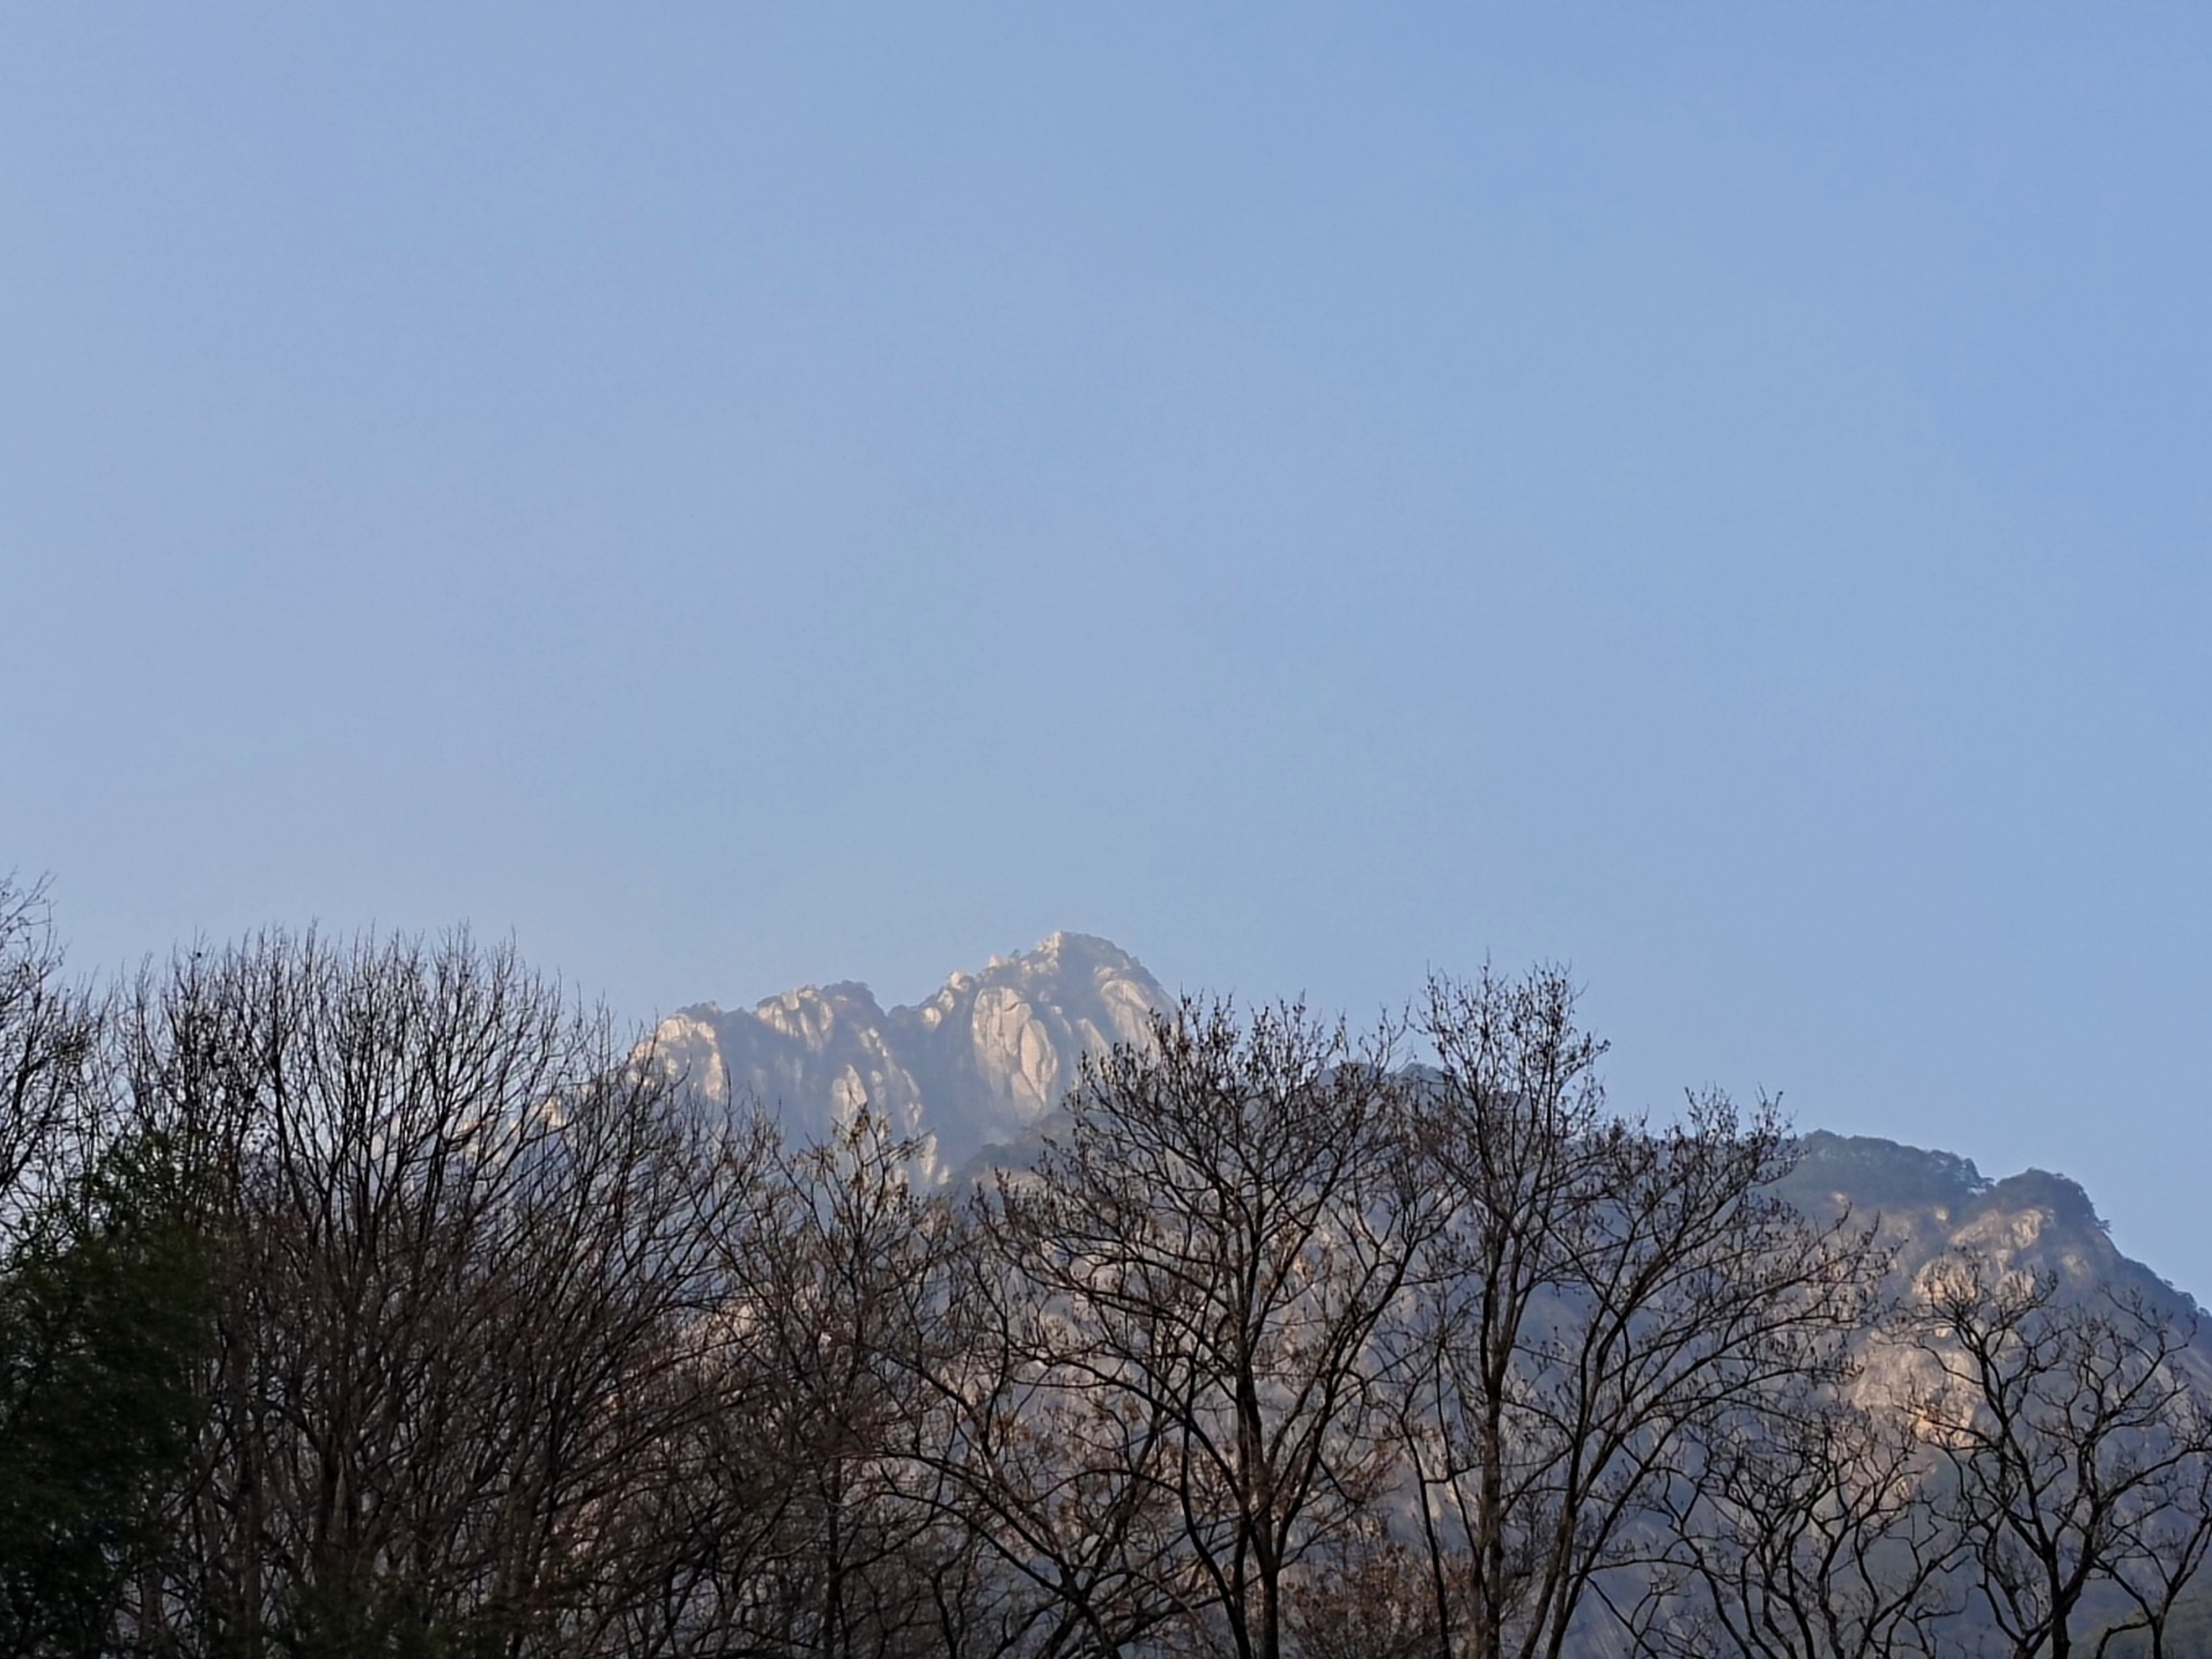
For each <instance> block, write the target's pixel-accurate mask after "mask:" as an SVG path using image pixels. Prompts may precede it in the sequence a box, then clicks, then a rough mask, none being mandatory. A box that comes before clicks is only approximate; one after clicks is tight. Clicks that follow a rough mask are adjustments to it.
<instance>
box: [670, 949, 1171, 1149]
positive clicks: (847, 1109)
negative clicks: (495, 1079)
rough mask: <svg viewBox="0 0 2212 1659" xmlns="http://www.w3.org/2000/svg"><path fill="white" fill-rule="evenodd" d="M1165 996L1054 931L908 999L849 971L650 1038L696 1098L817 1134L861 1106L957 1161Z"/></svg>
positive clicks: (1048, 1094)
mask: <svg viewBox="0 0 2212 1659" xmlns="http://www.w3.org/2000/svg"><path fill="white" fill-rule="evenodd" d="M1166 1000H1167V998H1166V993H1165V992H1164V991H1163V990H1162V989H1161V988H1160V985H1159V981H1157V980H1155V979H1154V978H1153V977H1152V975H1151V974H1149V973H1147V972H1146V970H1145V968H1144V965H1143V964H1142V963H1139V961H1138V960H1137V959H1136V958H1135V957H1132V956H1131V955H1129V954H1128V952H1127V951H1123V950H1121V949H1120V948H1119V947H1118V946H1116V945H1112V944H1109V942H1108V941H1106V940H1105V939H1094V938H1091V937H1090V936H1089V935H1087V934H1083V933H1054V934H1053V935H1052V936H1051V937H1050V938H1048V939H1045V940H1044V941H1042V943H1041V944H1039V945H1037V947H1036V949H1035V950H1033V951H1024V952H1021V953H1019V954H1017V955H1014V956H1011V957H994V958H992V960H991V963H990V964H989V965H988V966H987V967H986V968H984V969H982V970H981V972H980V973H973V974H969V973H956V974H954V975H952V976H951V978H949V979H948V980H946V981H945V983H944V985H943V986H942V987H939V989H938V991H937V993H936V994H934V995H933V996H931V997H929V998H927V1000H924V1001H922V1002H921V1003H919V1004H917V1005H915V1006H912V1007H897V1008H891V1009H888V1010H886V1009H884V1007H882V1006H880V1005H879V1004H878V1002H877V1001H876V999H875V996H874V994H873V993H872V992H871V991H870V990H869V989H868V987H866V986H865V985H860V984H855V983H853V982H851V981H843V982H841V983H838V984H835V985H823V986H811V985H810V986H805V987H801V988H799V989H798V990H795V991H787V992H785V993H784V994H782V995H781V996H777V997H771V998H769V1000H767V1001H765V1002H762V1003H759V1004H757V1006H754V1007H753V1008H751V1009H750V1010H747V1009H732V1010H729V1011H725V1010H724V1009H722V1008H721V1007H720V1006H717V1005H716V1004H714V1003H711V1002H706V1003H699V1004H697V1005H696V1006H692V1007H689V1008H684V1009H681V1010H679V1011H678V1012H676V1013H673V1014H671V1015H670V1016H669V1017H668V1018H666V1019H665V1020H663V1021H661V1023H660V1025H659V1029H658V1030H656V1031H655V1033H654V1043H655V1046H656V1047H657V1048H658V1050H659V1055H660V1057H661V1059H662V1060H663V1061H664V1062H665V1063H667V1064H669V1065H671V1066H678V1067H680V1068H682V1069H683V1070H684V1071H685V1072H686V1073H688V1074H689V1075H690V1077H691V1078H692V1079H694V1080H695V1081H696V1082H697V1083H698V1084H699V1085H702V1087H704V1088H706V1089H707V1090H708V1091H710V1092H713V1093H716V1094H726V1095H728V1096H729V1097H731V1099H732V1101H733V1102H734V1103H738V1104H740V1105H742V1104H743V1103H745V1102H747V1101H753V1102H757V1103H759V1104H760V1105H761V1106H763V1107H764V1108H766V1109H768V1110H769V1111H770V1112H772V1113H774V1114H775V1115H777V1116H778V1117H779V1118H780V1119H781V1121H783V1123H784V1125H785V1126H786V1127H787V1129H788V1130H790V1131H792V1132H793V1133H799V1134H819V1133H822V1132H823V1131H824V1130H826V1129H827V1128H829V1127H830V1126H831V1125H832V1124H834V1123H836V1122H838V1121H842V1120H843V1119H845V1118H848V1116H849V1115H851V1113H852V1112H853V1111H854V1109H856V1108H857V1107H859V1106H860V1104H861V1103H863V1102H866V1103H867V1104H869V1105H871V1106H872V1107H873V1108H875V1109H877V1110H878V1111H880V1112H883V1113H884V1114H885V1115H887V1116H888V1117H889V1118H890V1120H891V1121H892V1122H893V1123H894V1124H895V1125H896V1127H898V1129H899V1130H900V1132H901V1133H905V1134H908V1135H914V1136H917V1137H920V1136H929V1137H933V1139H934V1140H935V1142H936V1153H937V1158H938V1160H939V1162H940V1163H957V1161H958V1160H960V1159H962V1158H965V1157H967V1156H968V1155H969V1154H970V1153H971V1152H974V1151H975V1149H976V1148H977V1147H978V1146H981V1145H982V1144H983V1143H984V1142H986V1141H991V1140H1000V1139H1010V1138H1012V1137H1013V1136H1016V1135H1018V1134H1019V1133H1021V1131H1022V1130H1023V1129H1024V1127H1027V1126H1028V1125H1029V1124H1030V1123H1032V1122H1034V1121H1036V1119H1037V1118H1038V1117H1040V1116H1041V1115H1043V1114H1044V1113H1045V1112H1046V1111H1048V1110H1049V1109H1051V1108H1052V1107H1053V1106H1054V1105H1055V1104H1056V1103H1058V1102H1059V1100H1060V1097H1061V1096H1062V1095H1064V1094H1065V1093H1066V1091H1067V1090H1068V1088H1069V1087H1070V1085H1073V1083H1074V1081H1075V1078H1076V1074H1077V1071H1078V1068H1079V1066H1080V1065H1081V1063H1082V1059H1083V1056H1084V1055H1085V1054H1096V1053H1099V1052H1102V1051H1103V1050H1104V1049H1106V1048H1109V1047H1110V1046H1111V1045H1112V1044H1114V1043H1115V1042H1140V1041H1142V1040H1144V1038H1145V1036H1146V1032H1147V1030H1148V1026H1147V1020H1148V1017H1149V1015H1150V1014H1151V1012H1152V1010H1153V1009H1155V1008H1158V1007H1161V1006H1164V1004H1165V1002H1166Z"/></svg>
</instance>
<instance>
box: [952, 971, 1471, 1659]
mask: <svg viewBox="0 0 2212 1659" xmlns="http://www.w3.org/2000/svg"><path fill="white" fill-rule="evenodd" d="M1388 1059H1389V1054H1388V1046H1387V1043H1386V1042H1384V1041H1383V1040H1382V1039H1380V1038H1377V1039H1376V1040H1373V1041H1370V1042H1369V1043H1367V1044H1364V1045H1355V1044H1354V1043H1353V1042H1352V1041H1351V1040H1350V1039H1349V1037H1348V1036H1346V1033H1345V1032H1344V1030H1342V1029H1341V1028H1340V1027H1339V1028H1334V1029H1331V1028H1328V1027H1325V1026H1322V1025H1321V1024H1317V1023H1316V1022H1315V1021H1314V1020H1312V1019H1310V1018H1309V1017H1308V1016H1307V1015H1306V1014H1305V1013H1304V1011H1303V1010H1301V1009H1298V1008H1295V1007H1291V1008H1274V1009H1263V1010H1261V1011H1258V1012H1255V1013H1254V1014H1253V1015H1251V1016H1250V1017H1249V1018H1239V1017H1238V1016H1237V1014H1236V1012H1234V1011H1233V1010H1232V1009H1231V1008H1230V1007H1229V1006H1227V1005H1226V1004H1222V1003H1212V1004H1205V1005H1201V1004H1199V1003H1196V1002H1194V1001H1188V1000H1187V1001H1185V1002H1184V1003H1183V1004H1182V1006H1181V1007H1180V1008H1179V1009H1178V1010H1177V1011H1176V1012H1175V1013H1173V1014H1171V1015H1166V1016H1162V1017H1159V1018H1157V1019H1156V1021H1155V1024H1154V1027H1153V1031H1152V1042H1151V1043H1150V1044H1148V1045H1146V1046H1142V1047H1137V1046H1125V1047H1121V1048H1116V1049H1115V1050H1114V1051H1113V1052H1112V1053H1111V1054H1109V1055H1107V1056H1105V1057H1104V1058H1103V1059H1102V1060H1097V1061H1096V1062H1095V1063H1093V1064H1091V1066H1088V1067H1087V1068H1086V1069H1085V1073H1084V1075H1083V1078H1082V1080H1081V1081H1080V1082H1079V1085H1078V1086H1077V1088H1076V1090H1075V1091H1074V1092H1073V1095H1072V1096H1071V1097H1070V1101H1069V1109H1070V1112H1071V1114H1072V1118H1073V1127H1072V1128H1071V1129H1070V1131H1069V1133H1068V1134H1067V1136H1066V1139H1064V1140H1062V1141H1059V1142H1057V1143H1055V1144H1054V1145H1052V1146H1050V1147H1049V1149H1048V1152H1046V1154H1045V1156H1044V1158H1042V1160H1041V1162H1040V1164H1038V1167H1037V1169H1036V1174H1035V1176H1034V1177H1033V1178H1030V1177H1019V1178H1017V1177H1007V1178H1005V1179H1003V1180H1002V1181H1001V1182H1000V1186H999V1188H998V1191H997V1194H996V1196H995V1200H994V1201H995V1206H996V1218H995V1221H994V1226H995V1228H996V1229H997V1234H998V1237H1000V1240H1001V1241H1002V1242H1003V1244H1004V1246H1005V1248H1006V1252H1007V1255H1008V1259H1009V1260H1010V1261H1012V1262H1013V1263H1014V1264H1015V1265H1017V1266H1018V1267H1019V1269H1020V1271H1021V1272H1022V1273H1024V1275H1025V1276H1026V1277H1027V1279H1028V1281H1029V1285H1030V1294H1031V1295H1032V1297H1034V1299H1035V1302H1036V1306H1037V1307H1038V1308H1039V1309H1040V1310H1042V1313H1043V1316H1044V1321H1045V1323H1044V1326H1043V1327H1042V1328H1043V1329H1045V1330H1048V1332H1049V1334H1050V1337H1051V1352H1050V1353H1049V1355H1048V1361H1049V1364H1048V1374H1049V1376H1050V1379H1051V1383H1052V1386H1053V1387H1054V1389H1058V1390H1062V1391H1064V1392H1065V1393H1066V1395H1068V1396H1070V1397H1071V1405H1072V1406H1073V1408H1075V1409H1076V1410H1079V1411H1080V1410H1083V1409H1089V1410H1093V1411H1096V1412H1097V1413H1102V1414H1104V1413H1111V1414H1112V1417H1113V1418H1114V1419H1117V1420H1118V1421H1119V1422H1120V1423H1121V1424H1124V1425H1127V1427H1128V1429H1129V1430H1130V1431H1131V1437H1130V1438H1129V1439H1128V1440H1127V1441H1126V1442H1123V1443H1121V1446H1120V1447H1119V1448H1118V1449H1122V1450H1126V1451H1127V1452H1129V1453H1130V1454H1132V1455H1133V1456H1134V1457H1135V1458H1136V1459H1138V1460H1139V1462H1138V1464H1137V1468H1136V1471H1135V1472H1136V1473H1137V1474H1139V1478H1140V1479H1141V1480H1144V1481H1145V1482H1146V1483H1148V1484H1151V1485H1152V1486H1155V1487H1156V1489H1157V1492H1158V1495H1159V1496H1160V1497H1162V1498H1164V1499H1165V1500H1166V1501H1167V1503H1168V1504H1169V1505H1170V1512H1171V1514H1172V1516H1173V1520H1174V1523H1175V1534H1174V1545H1175V1548H1176V1557H1177V1558H1178V1559H1177V1561H1176V1563H1174V1564H1173V1565H1170V1570H1169V1571H1166V1572H1164V1575H1163V1577H1161V1578H1160V1579H1159V1580H1158V1582H1157V1585H1156V1589H1157V1591H1158V1593H1160V1594H1163V1595H1168V1596H1170V1597H1172V1598H1174V1599H1176V1600H1177V1601H1181V1602H1182V1604H1183V1605H1182V1614H1183V1617H1184V1618H1185V1619H1186V1620H1188V1626H1187V1629H1186V1631H1185V1633H1184V1634H1183V1635H1182V1638H1180V1639H1182V1640H1183V1641H1185V1642H1188V1643H1195V1642H1200V1641H1212V1640H1218V1641H1219V1642H1222V1643H1224V1644H1226V1646H1227V1647H1228V1648H1229V1649H1230V1650H1232V1651H1234V1652H1235V1653H1236V1654H1237V1655H1238V1656H1239V1659H1277V1656H1278V1655H1279V1654H1280V1653H1281V1652H1282V1651H1283V1644H1284V1638H1285V1630H1286V1620H1285V1611H1286V1610H1285V1595H1286V1592H1287V1590H1288V1589H1289V1587H1290V1585H1291V1580H1292V1569H1293V1568H1294V1567H1295V1566H1296V1565H1297V1562H1298V1561H1299V1560H1300V1559H1302V1558H1303V1557H1304V1555H1305V1554H1306V1553H1308V1552H1309V1551H1310V1550H1311V1549H1312V1548H1314V1547H1316V1545H1317V1544H1319V1543H1322V1542H1324V1541H1327V1540H1328V1539H1329V1538H1330V1537H1332V1536H1333V1535H1335V1534H1339V1533H1340V1532H1341V1531H1342V1530H1343V1529H1344V1528H1346V1527H1347V1526H1349V1525H1351V1524H1352V1522H1354V1521H1355V1520H1356V1519H1357V1518H1358V1516H1361V1515H1362V1514H1363V1513H1364V1511H1365V1510H1367V1509H1368V1507H1369V1506H1370V1504H1372V1503H1373V1502H1374V1501H1375V1500H1376V1498H1377V1497H1378V1496H1379V1495H1380V1493H1381V1492H1382V1491H1383V1486H1384V1483H1385V1480H1386V1479H1387V1474H1388V1459H1387V1457H1386V1455H1384V1448H1383V1444H1382V1441H1381V1436H1380V1434H1379V1430H1380V1427H1381V1424H1380V1421H1379V1416H1378V1412H1377V1396H1376V1394H1375V1392H1374V1389H1373V1386H1372V1385H1373V1383H1374V1382H1375V1363H1376V1357H1375V1355H1374V1354H1373V1352H1372V1348H1373V1337H1374V1334H1375V1332H1376V1327H1377V1325H1378V1324H1379V1323H1380V1322H1381V1321H1382V1320H1383V1316H1384V1315H1385V1313H1386V1312H1387V1311H1388V1310H1389V1308H1390V1306H1391V1305H1392V1304H1393V1303H1394V1302H1395V1300H1396V1298H1397V1297H1398V1296H1399V1295H1400V1293H1401V1290H1402V1289H1403V1287H1404V1285H1405V1284H1406V1281H1407V1274H1408V1273H1409V1272H1410V1271H1411V1268H1412V1266H1413V1261H1414V1259H1415V1256H1416V1254H1417V1251H1418V1249H1419V1244H1420V1242H1421V1239H1422V1236H1423V1231H1424V1227H1425V1217H1426V1213H1427V1211H1426V1206H1425V1204H1424V1202H1423V1201H1422V1200H1421V1197H1420V1195H1419V1191H1418V1188H1417V1185H1416V1180H1415V1170H1414V1167H1413V1160H1412V1159H1411V1158H1410V1157H1408V1156H1407V1133H1406V1132H1407V1117H1406V1113H1405V1109H1404V1107H1405V1101H1404V1091H1403V1088H1402V1086H1401V1084H1400V1083H1399V1082H1398V1081H1397V1080H1396V1079H1395V1078H1394V1077H1393V1076H1391V1074H1390V1073H1389V1070H1388V1067H1387V1061H1388ZM1100 1421H1101V1422H1102V1423H1103V1421H1104V1419H1103V1415H1102V1418H1101V1419H1100ZM1090 1444H1091V1446H1093V1447H1094V1448H1097V1449H1104V1450H1108V1451H1112V1450H1115V1449H1117V1448H1116V1447H1115V1443H1114V1441H1113V1439H1112V1438H1111V1437H1095V1436H1094V1437H1092V1438H1091V1441H1090ZM1131 1497H1132V1498H1133V1500H1135V1501H1142V1500H1141V1499H1140V1498H1139V1497H1138V1494H1136V1493H1134V1492H1133V1493H1132V1494H1131ZM1177 1567H1179V1568H1180V1571H1177V1570H1176V1568H1177Z"/></svg>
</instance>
